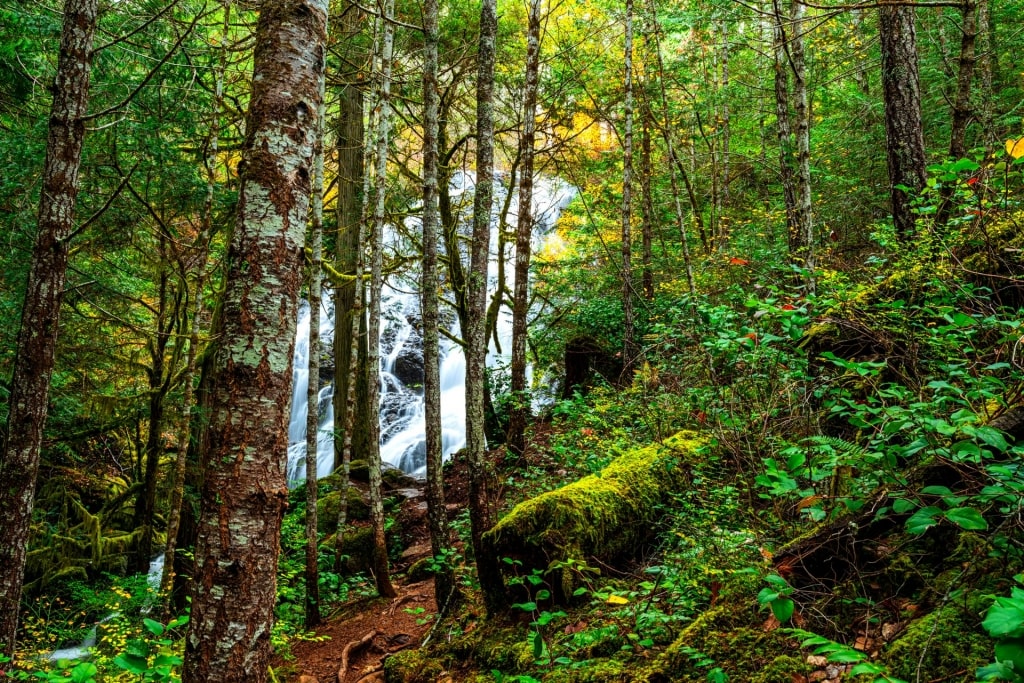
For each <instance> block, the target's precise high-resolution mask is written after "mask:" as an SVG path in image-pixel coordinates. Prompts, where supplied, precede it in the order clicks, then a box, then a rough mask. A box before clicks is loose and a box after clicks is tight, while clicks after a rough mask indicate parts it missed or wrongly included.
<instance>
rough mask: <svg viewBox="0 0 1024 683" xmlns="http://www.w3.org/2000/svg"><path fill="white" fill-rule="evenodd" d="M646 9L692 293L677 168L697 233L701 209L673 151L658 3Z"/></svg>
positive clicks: (650, 0) (650, 1)
mask: <svg viewBox="0 0 1024 683" xmlns="http://www.w3.org/2000/svg"><path fill="white" fill-rule="evenodd" d="M647 9H648V13H649V15H650V18H651V23H652V30H651V34H652V35H653V38H654V50H653V52H654V57H655V62H656V63H657V67H658V95H659V98H660V101H661V109H662V112H663V114H664V117H665V120H664V121H659V126H658V127H659V128H660V129H661V136H662V139H663V140H664V141H665V150H666V152H667V153H668V158H669V179H670V181H671V184H672V199H673V201H674V203H675V209H676V226H677V227H678V229H679V237H680V241H681V243H682V247H683V264H684V266H685V267H686V286H687V290H688V291H689V292H690V295H691V296H695V295H696V293H697V290H696V286H695V284H694V281H693V262H692V260H691V258H690V240H689V237H688V236H687V234H686V224H685V223H684V222H683V202H682V200H681V199H680V196H679V195H680V193H679V183H678V182H677V181H676V172H677V171H678V173H679V175H681V176H682V178H683V182H684V183H685V184H686V191H687V194H688V196H689V199H690V213H691V214H692V215H693V218H694V222H695V223H696V224H697V227H698V232H699V234H701V235H703V234H704V228H703V224H702V222H701V216H700V210H699V207H698V205H697V198H696V196H695V195H694V192H693V185H692V184H691V183H690V177H689V176H688V175H687V173H686V168H685V167H684V166H683V164H682V162H681V161H680V160H679V157H678V156H677V155H676V148H675V145H674V144H673V141H672V129H671V127H670V125H669V119H670V117H669V108H668V95H667V93H666V92H665V91H666V88H665V64H664V62H663V61H662V59H661V39H660V37H659V36H660V34H661V26H660V24H659V22H658V14H657V7H656V6H655V4H654V0H648V7H647ZM704 247H705V250H707V247H708V245H707V243H705V244H704Z"/></svg>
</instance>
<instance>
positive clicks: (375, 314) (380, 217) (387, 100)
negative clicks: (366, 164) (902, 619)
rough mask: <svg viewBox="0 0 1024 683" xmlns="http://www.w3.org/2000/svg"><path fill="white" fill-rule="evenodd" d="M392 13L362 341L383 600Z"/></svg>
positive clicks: (388, 8)
mask: <svg viewBox="0 0 1024 683" xmlns="http://www.w3.org/2000/svg"><path fill="white" fill-rule="evenodd" d="M394 11H395V3H394V0H387V1H386V2H385V3H384V16H383V19H382V22H381V23H382V25H383V30H384V39H383V41H382V44H381V52H380V55H381V56H380V63H381V68H380V81H379V88H378V92H377V102H376V108H377V112H378V113H377V117H376V118H377V131H376V132H377V135H376V148H377V153H376V169H375V171H374V208H373V220H372V221H371V222H370V319H369V323H368V324H369V337H368V339H367V341H366V343H367V349H368V351H369V354H368V355H367V362H366V369H365V372H366V373H368V377H367V386H368V388H369V391H368V393H367V405H368V406H369V409H370V413H369V414H370V425H369V427H370V434H369V446H370V452H369V453H368V454H367V455H368V456H369V457H368V458H367V460H368V461H369V464H370V467H369V470H370V472H369V474H370V520H371V521H372V522H373V570H372V572H373V579H374V582H375V583H376V585H377V592H378V593H380V594H381V595H382V596H383V597H387V598H393V597H395V596H396V595H398V592H397V591H395V587H394V586H392V585H391V575H390V571H389V569H388V545H387V539H386V538H385V536H384V501H383V498H382V495H381V461H380V311H381V302H380V298H381V293H382V290H383V287H384V274H383V266H384V220H385V215H384V209H385V199H386V197H387V180H388V177H387V163H388V133H389V128H388V127H389V125H390V123H391V62H392V59H393V51H394V41H395V28H394V25H393V24H392V23H391V17H392V15H393V14H394Z"/></svg>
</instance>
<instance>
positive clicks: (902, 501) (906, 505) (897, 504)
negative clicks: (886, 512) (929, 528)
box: [892, 498, 917, 515]
mask: <svg viewBox="0 0 1024 683" xmlns="http://www.w3.org/2000/svg"><path fill="white" fill-rule="evenodd" d="M915 507H917V504H916V503H915V502H914V501H912V500H907V499H906V498H897V499H896V500H894V501H893V502H892V511H893V512H895V513H896V514H897V515H902V514H903V513H904V512H910V511H911V510H913V509H914V508H915Z"/></svg>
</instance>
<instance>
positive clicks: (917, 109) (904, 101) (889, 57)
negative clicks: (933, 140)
mask: <svg viewBox="0 0 1024 683" xmlns="http://www.w3.org/2000/svg"><path fill="white" fill-rule="evenodd" d="M878 12H879V15H878V16H879V21H878V33H879V39H880V43H881V49H882V93H883V98H884V100H885V152H886V161H887V165H888V169H889V187H890V194H891V200H892V220H893V225H894V226H895V228H896V234H897V236H898V237H899V238H900V239H901V240H906V239H908V238H909V237H910V235H911V233H913V231H914V214H913V211H912V209H911V202H912V201H913V199H914V197H915V196H916V195H917V193H918V192H920V191H921V189H922V188H924V184H925V151H924V132H923V129H922V124H921V86H920V80H919V77H918V68H917V31H916V29H915V26H914V8H913V7H901V6H895V5H894V6H885V7H882V8H880V9H879V11H878Z"/></svg>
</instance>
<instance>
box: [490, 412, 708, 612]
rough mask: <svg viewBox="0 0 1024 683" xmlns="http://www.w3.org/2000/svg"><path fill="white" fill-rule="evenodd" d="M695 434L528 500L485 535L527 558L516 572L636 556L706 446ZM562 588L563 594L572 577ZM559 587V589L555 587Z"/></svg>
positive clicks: (501, 552) (509, 553) (507, 552)
mask: <svg viewBox="0 0 1024 683" xmlns="http://www.w3.org/2000/svg"><path fill="white" fill-rule="evenodd" d="M702 443H703V442H702V441H701V440H700V439H698V438H697V436H696V435H695V434H693V433H692V432H683V433H680V434H677V435H676V436H673V437H671V438H670V439H667V440H666V441H665V442H664V443H663V444H652V445H649V446H646V447H644V448H637V449H636V450H633V451H630V452H627V453H625V454H624V455H621V456H619V457H618V458H616V459H615V460H613V461H612V462H611V464H609V465H608V466H607V467H605V468H604V470H603V471H601V472H600V473H599V474H594V475H590V476H587V477H584V478H583V479H580V480H579V481H576V482H574V483H572V484H568V485H566V486H563V487H562V488H560V489H556V490H554V491H549V492H547V493H543V494H541V495H539V496H537V497H536V498H531V499H530V500H527V501H524V502H522V503H520V504H519V505H517V506H516V507H515V508H514V509H513V510H512V511H511V512H509V513H508V514H507V515H506V516H505V517H504V518H502V520H501V521H500V522H498V523H497V524H496V525H495V526H494V527H493V528H492V529H491V530H490V531H488V532H487V534H485V536H484V542H485V543H489V544H490V545H491V547H492V548H493V549H494V551H495V553H496V554H497V555H498V557H503V558H504V557H509V558H513V559H515V560H518V561H520V562H522V565H523V566H521V567H519V568H518V571H520V572H523V571H526V572H529V571H530V570H531V569H535V568H539V569H544V568H547V567H549V566H550V565H551V563H553V562H558V561H564V560H568V559H580V560H584V559H586V558H590V557H597V558H600V559H602V560H605V561H609V560H613V559H615V558H616V557H622V556H628V555H633V554H635V553H636V552H637V551H638V550H639V549H640V548H641V546H642V545H643V543H644V542H645V541H646V540H648V539H649V538H650V536H651V534H652V532H653V531H654V530H656V529H657V528H658V525H659V522H660V521H661V520H662V518H663V517H664V511H663V509H662V506H663V505H664V504H665V503H666V502H667V501H668V500H669V497H670V496H671V494H672V493H674V492H676V491H678V490H679V489H680V488H681V487H682V486H683V484H684V482H685V468H684V467H682V466H681V465H680V462H681V461H682V460H685V459H686V458H687V457H689V456H692V454H693V452H694V451H695V450H696V449H697V448H698V447H699V446H701V445H702ZM567 574H569V572H563V577H562V578H563V580H562V581H561V582H560V583H561V584H562V585H560V586H556V588H560V589H561V591H562V596H561V597H563V598H564V597H565V596H566V595H569V594H571V593H572V586H571V581H570V582H568V585H566V583H567V582H566V578H567V577H566V576H565V575H567ZM556 592H557V591H556Z"/></svg>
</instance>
